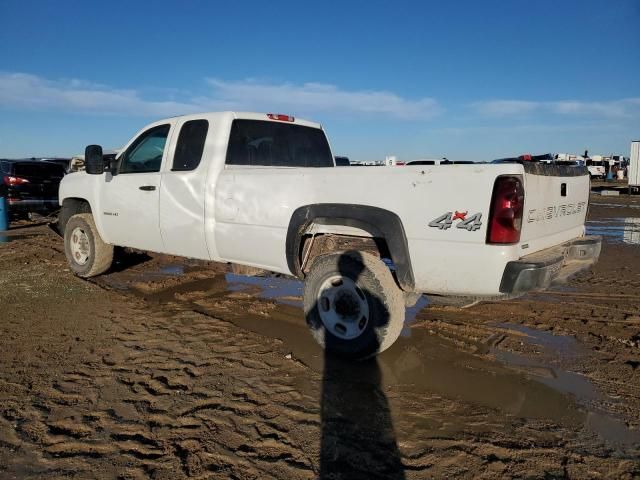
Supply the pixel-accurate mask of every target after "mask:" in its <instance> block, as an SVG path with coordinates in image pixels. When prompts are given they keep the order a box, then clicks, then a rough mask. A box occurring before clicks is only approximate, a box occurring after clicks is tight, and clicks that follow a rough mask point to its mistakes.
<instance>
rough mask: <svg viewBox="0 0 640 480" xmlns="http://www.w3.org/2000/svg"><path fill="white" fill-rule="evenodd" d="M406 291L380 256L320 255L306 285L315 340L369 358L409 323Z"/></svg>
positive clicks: (337, 350)
mask: <svg viewBox="0 0 640 480" xmlns="http://www.w3.org/2000/svg"><path fill="white" fill-rule="evenodd" d="M404 304H405V302H404V295H403V292H402V291H401V290H400V289H399V288H398V286H397V285H396V282H395V280H394V278H393V275H392V274H391V272H390V271H389V268H388V267H387V266H386V265H385V264H384V263H383V262H382V261H381V260H380V259H379V258H377V257H375V256H373V255H370V254H367V253H362V252H347V253H342V254H331V255H324V256H321V257H318V258H317V259H316V260H315V261H314V262H313V265H312V267H311V270H310V273H309V275H308V277H307V278H306V280H305V286H304V311H305V317H306V319H307V324H308V325H309V328H310V329H311V334H312V335H313V337H314V338H315V340H316V341H317V342H318V343H319V344H320V345H321V346H322V347H323V348H324V349H325V350H326V351H327V352H328V353H331V354H337V355H340V356H343V357H348V358H354V359H364V358H368V357H371V356H373V355H376V354H378V353H380V352H382V351H384V350H386V349H387V348H389V347H390V346H391V345H392V344H393V343H394V342H395V341H396V340H397V338H398V336H399V335H400V332H401V330H402V326H403V324H404V312H405V308H404Z"/></svg>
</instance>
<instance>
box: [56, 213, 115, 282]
mask: <svg viewBox="0 0 640 480" xmlns="http://www.w3.org/2000/svg"><path fill="white" fill-rule="evenodd" d="M64 253H65V255H66V257H67V261H68V262H69V267H70V268H71V270H72V271H73V273H75V274H76V275H78V276H80V277H83V278H89V277H94V276H96V275H100V274H101V273H104V272H106V271H107V270H108V269H109V267H111V263H112V262H113V246H112V245H109V244H107V243H105V242H104V241H103V240H102V238H101V237H100V234H99V233H98V230H97V228H96V224H95V222H94V221H93V216H92V215H91V214H90V213H80V214H77V215H73V216H72V217H71V218H69V220H68V221H67V224H66V226H65V229H64Z"/></svg>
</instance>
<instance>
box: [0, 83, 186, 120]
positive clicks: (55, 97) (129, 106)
mask: <svg viewBox="0 0 640 480" xmlns="http://www.w3.org/2000/svg"><path fill="white" fill-rule="evenodd" d="M0 106H8V107H18V108H27V109H35V110H41V109H51V110H63V111H74V112H89V113H105V114H127V115H142V116H168V115H176V114H179V113H185V112H189V111H194V110H195V111H198V107H197V106H196V105H190V104H188V103H181V102H174V101H150V100H144V99H142V98H141V97H140V95H139V93H138V92H136V91H135V90H119V89H115V88H110V87H107V86H105V85H97V84H91V83H88V82H85V81H82V80H77V79H71V80H47V79H45V78H42V77H38V76H36V75H30V74H26V73H0Z"/></svg>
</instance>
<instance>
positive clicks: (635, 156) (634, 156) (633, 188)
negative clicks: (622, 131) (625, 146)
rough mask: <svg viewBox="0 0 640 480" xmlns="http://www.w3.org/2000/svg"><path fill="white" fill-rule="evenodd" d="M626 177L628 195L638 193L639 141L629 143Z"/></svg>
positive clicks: (639, 186)
mask: <svg viewBox="0 0 640 480" xmlns="http://www.w3.org/2000/svg"><path fill="white" fill-rule="evenodd" d="M628 176H629V193H640V140H635V141H633V142H631V158H630V160H629V174H628Z"/></svg>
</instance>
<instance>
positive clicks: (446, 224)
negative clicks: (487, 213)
mask: <svg viewBox="0 0 640 480" xmlns="http://www.w3.org/2000/svg"><path fill="white" fill-rule="evenodd" d="M468 213H469V212H467V211H465V212H458V211H457V210H456V211H455V213H454V212H447V213H444V214H442V215H440V216H439V217H438V218H434V219H433V220H431V221H430V222H429V226H430V227H435V228H438V229H440V230H446V229H448V228H451V225H453V222H454V221H455V220H460V222H458V224H457V225H456V228H462V229H464V230H467V231H468V232H474V231H476V230H479V229H480V227H481V226H482V222H481V220H482V213H479V212H478V213H474V214H473V215H471V216H470V217H467V214H468Z"/></svg>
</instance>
